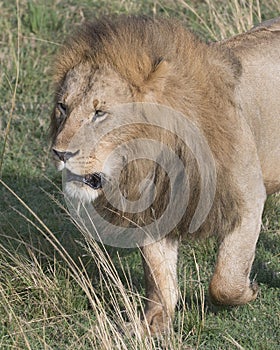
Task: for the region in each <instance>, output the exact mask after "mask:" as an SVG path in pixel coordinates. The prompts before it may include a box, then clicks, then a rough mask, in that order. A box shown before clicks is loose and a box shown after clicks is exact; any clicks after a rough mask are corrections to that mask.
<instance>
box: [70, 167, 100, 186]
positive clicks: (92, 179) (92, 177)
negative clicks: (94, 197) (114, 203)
mask: <svg viewBox="0 0 280 350" xmlns="http://www.w3.org/2000/svg"><path fill="white" fill-rule="evenodd" d="M66 181H67V182H71V181H77V182H82V183H84V184H85V185H88V186H89V187H91V188H93V189H94V190H98V189H100V188H102V184H103V181H104V176H103V173H93V174H86V175H77V174H74V173H72V172H71V171H69V170H68V169H67V170H66Z"/></svg>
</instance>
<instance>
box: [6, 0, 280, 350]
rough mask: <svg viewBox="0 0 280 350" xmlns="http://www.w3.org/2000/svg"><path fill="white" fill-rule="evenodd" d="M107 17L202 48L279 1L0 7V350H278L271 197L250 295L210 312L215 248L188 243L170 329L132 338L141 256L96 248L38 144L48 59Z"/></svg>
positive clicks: (277, 201) (274, 204)
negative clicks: (179, 29)
mask: <svg viewBox="0 0 280 350" xmlns="http://www.w3.org/2000/svg"><path fill="white" fill-rule="evenodd" d="M107 13H141V14H149V15H151V16H153V15H162V16H173V17H176V18H179V19H181V20H182V22H183V23H184V24H185V25H186V27H187V28H189V29H190V30H193V31H195V32H196V33H197V35H198V36H200V37H201V38H203V39H204V40H207V41H208V40H219V39H222V38H226V37H228V36H231V35H234V34H236V33H240V32H242V31H245V30H247V29H249V28H251V27H252V25H253V24H256V23H258V22H260V21H261V20H265V19H269V18H273V17H277V16H279V15H280V3H279V1H278V0H266V1H261V0H246V1H245V0H231V1H222V0H204V1H203V0H174V1H171V0H170V1H169V0H142V1H135V0H111V1H109V0H98V1H96V0H91V1H90V0H83V1H78V0H67V1H66V0H52V1H51V0H34V1H27V0H17V1H15V0H12V1H10V0H4V1H0V48H1V49H0V65H1V70H0V84H1V89H0V112H1V113H0V173H1V178H0V195H1V197H0V235H1V239H0V242H1V244H0V349H32V350H34V349H60V350H61V349H168V350H170V349H211V350H212V349H269V350H273V349H279V348H280V289H279V287H280V254H279V247H280V197H279V195H274V196H271V197H270V198H269V199H268V201H267V204H266V210H265V213H264V216H263V227H262V233H261V235H260V240H259V243H258V248H257V254H256V259H255V262H254V266H253V272H252V278H256V279H257V281H258V282H259V284H260V294H259V297H258V299H257V300H256V301H255V302H254V303H251V304H249V305H246V306H242V307H237V308H232V309H227V310H219V311H218V312H216V311H215V310H211V308H210V307H209V305H208V303H207V285H208V282H209V279H210V276H211V273H212V271H213V266H214V262H215V255H216V243H215V241H214V240H208V241H206V242H204V243H186V244H184V245H183V246H182V248H181V255H180V268H179V276H180V278H179V283H180V291H181V297H180V301H179V304H178V308H177V312H176V319H175V321H174V329H172V330H170V333H169V334H166V335H163V336H162V337H155V338H152V337H150V336H147V337H146V338H144V339H143V338H142V337H141V335H140V334H139V332H138V331H137V329H138V325H139V314H140V313H141V308H143V302H144V298H143V281H142V268H141V259H140V256H139V254H138V252H137V251H136V250H132V251H125V250H123V251H120V250H119V251H115V250H110V249H109V248H107V250H106V249H105V247H102V246H98V245H97V244H96V242H94V241H92V240H91V239H90V237H89V236H87V235H86V233H85V232H83V231H82V230H81V229H79V228H77V227H76V226H75V224H74V223H73V222H72V221H71V218H70V217H69V215H68V213H67V211H66V210H65V208H64V201H63V196H62V194H61V192H60V186H61V175H60V174H59V173H57V172H56V171H55V169H54V168H53V166H52V165H51V162H50V157H49V141H48V137H47V135H48V123H49V115H50V112H51V109H52V100H53V97H52V88H51V75H50V74H51V64H52V62H53V58H54V54H55V52H56V50H57V49H58V47H59V45H60V44H61V43H62V42H63V40H64V38H65V36H66V35H67V34H68V33H69V31H71V30H72V29H73V27H75V26H77V25H78V24H80V23H81V22H83V21H84V20H85V19H94V18H96V17H98V16H100V15H101V14H107ZM128 321H130V326H129V327H128V325H127V322H128ZM131 328H132V329H134V332H135V335H134V336H131V333H130V329H131Z"/></svg>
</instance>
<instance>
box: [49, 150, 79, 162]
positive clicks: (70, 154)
mask: <svg viewBox="0 0 280 350" xmlns="http://www.w3.org/2000/svg"><path fill="white" fill-rule="evenodd" d="M79 152H80V151H79V150H78V151H76V152H61V151H58V150H56V149H54V148H53V153H54V155H55V156H56V157H58V158H59V159H60V160H62V161H63V162H66V161H67V160H68V159H70V158H71V157H74V156H76V155H77V154H78V153H79Z"/></svg>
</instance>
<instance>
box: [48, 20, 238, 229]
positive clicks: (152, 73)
mask: <svg viewBox="0 0 280 350" xmlns="http://www.w3.org/2000/svg"><path fill="white" fill-rule="evenodd" d="M238 74H239V65H238V62H235V61H234V59H231V58H230V57H229V56H228V54H227V53H226V52H223V51H222V50H220V49H214V50H213V49H211V47H208V46H207V45H206V44H204V43H201V42H200V41H199V40H198V39H196V38H195V37H194V36H193V35H192V34H191V33H189V32H187V31H186V30H185V29H184V28H183V27H182V26H181V25H179V24H178V23H177V22H175V21H171V20H163V19H149V18H146V17H134V16H131V17H117V18H115V19H108V18H105V19H103V20H99V21H97V22H95V23H87V24H84V25H83V26H82V27H81V28H80V29H79V30H78V31H77V33H76V34H75V35H74V36H72V37H70V38H69V39H68V40H67V41H66V43H65V45H64V46H63V48H62V49H61V50H60V52H59V54H58V56H57V59H56V64H55V84H56V98H55V108H54V112H53V115H52V120H51V135H52V148H53V155H54V159H55V163H56V165H57V168H58V169H59V170H62V169H64V170H66V175H65V191H66V193H67V195H68V196H72V197H74V198H78V199H80V200H82V201H83V202H92V201H95V200H96V199H97V198H99V197H102V196H100V195H102V194H104V186H105V185H106V184H110V186H111V187H110V186H109V189H107V192H110V191H111V190H112V188H113V187H114V185H116V184H117V188H118V190H120V191H121V193H122V198H125V199H127V200H129V201H136V202H137V200H138V199H139V197H141V195H143V193H144V192H145V191H146V192H147V193H146V197H147V199H146V202H145V205H144V206H142V207H141V206H140V207H141V210H140V209H139V208H140V207H139V208H138V209H139V210H138V212H141V215H142V214H143V213H145V215H144V216H143V215H142V216H141V215H140V216H141V217H139V215H138V217H137V218H136V217H135V212H136V211H137V210H136V209H135V206H134V207H133V209H132V214H133V215H134V216H132V217H130V219H129V220H130V222H131V221H136V222H137V224H138V225H139V222H140V221H143V220H145V222H152V221H153V220H154V218H155V216H156V217H159V216H161V215H162V213H163V212H164V210H166V208H167V206H168V202H169V200H170V198H171V197H172V195H173V194H174V191H173V192H172V190H169V189H168V188H169V187H170V182H172V181H174V183H176V184H180V185H179V187H178V188H176V191H175V192H176V193H179V192H180V194H181V196H184V200H180V201H177V202H176V203H173V207H174V212H176V213H177V212H178V210H177V209H178V208H179V207H182V206H184V208H183V214H185V212H187V213H188V215H187V216H185V219H184V220H183V219H182V217H183V216H184V215H183V214H182V215H181V216H180V218H179V219H178V222H179V221H182V220H183V222H184V225H185V227H187V226H188V225H189V224H190V222H191V217H192V215H193V214H194V213H195V210H196V206H197V205H198V203H199V196H201V193H202V192H203V186H204V185H203V182H206V183H210V184H211V185H213V182H216V170H217V175H218V177H217V181H218V182H217V184H218V186H219V187H221V186H223V187H224V189H223V190H222V191H220V192H219V195H220V196H221V197H223V199H222V200H223V205H228V206H229V207H230V208H232V207H234V206H235V205H238V200H237V199H234V198H233V195H232V193H234V191H230V187H231V186H233V185H232V184H230V185H229V184H226V182H227V180H226V179H225V178H222V177H219V168H220V167H224V168H225V169H226V166H227V163H229V162H232V159H231V146H230V145H232V144H233V142H232V141H233V139H234V138H233V137H232V135H231V134H230V133H229V132H228V131H227V132H226V133H225V132H224V130H228V128H223V124H224V123H230V122H231V109H232V106H233V104H234V102H233V89H234V85H235V82H236V79H237V76H238ZM221 95H222V98H221ZM215 101H217V103H216V104H215ZM213 102H214V103H213ZM139 103H140V107H139ZM143 104H150V105H149V106H151V108H150V107H148V109H147V107H143ZM157 106H160V107H157ZM163 106H164V107H163ZM213 106H214V107H215V108H213ZM149 108H150V109H149ZM166 108H167V109H166ZM225 110H226V111H227V115H228V119H227V120H225V119H224V118H223V116H224V113H225ZM174 111H175V112H174ZM174 113H175V114H176V113H179V114H180V117H178V118H179V119H178V118H177V116H176V115H175V114H174ZM161 119H162V120H163V121H162V122H159V121H160V120H161ZM161 123H163V124H161ZM188 123H190V124H189V126H188V128H189V129H188V128H187V124H188ZM217 123H218V124H219V125H217ZM195 128H196V130H198V131H199V135H200V136H199V137H200V139H201V140H202V139H203V142H204V143H205V144H207V147H209V152H210V153H211V157H212V158H211V157H210V158H211V160H209V162H210V161H211V162H212V163H211V164H212V165H213V164H214V165H213V166H212V165H211V166H212V167H215V169H214V170H215V174H214V173H212V174H211V171H208V172H207V171H206V170H205V174H206V173H207V175H205V176H208V178H207V180H205V179H201V178H200V176H199V172H201V171H202V168H201V167H203V165H202V161H200V160H199V159H198V158H197V154H196V153H195V152H197V151H196V150H195V149H196V148H199V147H202V146H201V145H202V143H203V142H202V143H201V145H200V146H199V142H200V141H199V142H197V143H196V146H195V147H193V149H192V147H191V145H190V143H194V141H193V140H192V136H191V135H189V136H190V137H188V136H186V135H180V133H181V131H182V129H185V130H188V132H189V133H194V131H193V130H195ZM217 134H219V135H218V137H217ZM188 138H189V140H187V139H188ZM140 139H141V142H140V141H139V142H136V143H135V142H134V141H135V140H140ZM228 139H231V142H228ZM143 140H149V142H147V141H146V143H145V142H144V143H143V142H142V141H143ZM151 140H152V141H151ZM153 142H155V143H156V144H157V145H155V143H153ZM221 145H223V146H222V147H223V148H224V153H223V162H222V161H220V159H219V157H220V156H219V149H220V147H221ZM203 147H204V146H203ZM207 152H208V151H207ZM112 154H113V156H112ZM135 154H136V155H138V159H135ZM139 155H140V156H139ZM174 157H175V158H176V159H177V160H178V162H177V163H176V161H175V160H174V159H175V158H174ZM207 157H208V158H209V156H207ZM136 158H137V157H136ZM161 162H164V164H165V165H164V166H163V167H162V166H161V165H162V164H160V163H161ZM207 162H208V161H206V162H205V164H209V163H207ZM200 163H201V164H200ZM166 164H168V165H166ZM181 166H182V167H183V168H184V169H183V170H182V169H181V168H180V167H181ZM216 168H217V169H216ZM174 169H177V172H176V171H175V172H174V174H173V173H172V171H174ZM225 171H226V170H224V171H223V174H225ZM169 172H170V173H169ZM171 173H172V175H170V174H171ZM183 173H184V175H182V174H183ZM186 174H187V179H185V175H186ZM209 174H210V175H209ZM200 175H201V174H200ZM170 176H171V177H172V178H173V179H172V180H170ZM212 187H213V186H212ZM185 188H188V189H189V190H186V189H185ZM225 192H227V193H225ZM228 192H230V194H229V193H228ZM151 193H153V195H152V196H153V200H152V202H153V203H154V204H153V205H148V204H150V202H151V198H150V196H151ZM209 196H210V195H209ZM215 196H216V198H217V194H215ZM210 197H211V196H210ZM118 198H120V197H118ZM182 198H183V197H182ZM185 199H190V201H189V204H187V203H184V202H185ZM99 200H102V199H100V198H99ZM107 200H108V196H107ZM207 200H208V201H209V202H210V200H212V201H213V198H212V199H211V198H210V199H209V198H208V199H207ZM115 202H116V201H115ZM120 202H122V200H120ZM103 204H104V203H103ZM107 204H108V203H107ZM115 204H116V203H115ZM211 204H212V203H211ZM204 205H205V203H204ZM107 206H108V205H107ZM113 207H117V210H118V211H124V212H126V210H125V208H124V207H122V206H121V205H120V204H119V205H117V204H116V205H113ZM148 207H149V208H148ZM123 208H124V209H123ZM213 208H214V209H213ZM213 208H212V209H211V211H213V212H214V211H215V206H214V207H213ZM122 209H123V210H122ZM209 211H210V208H209ZM147 213H149V214H147ZM138 214H139V213H138ZM171 215H172V214H171ZM232 216H234V214H232ZM213 218H214V214H213ZM213 218H212V223H211V225H210V224H209V222H210V221H209V222H208V223H207V222H206V223H205V225H208V226H209V229H208V230H205V227H204V232H205V231H211V230H213V227H214V226H215V225H216V227H218V224H217V220H219V218H220V216H219V215H218V216H217V215H216V219H213ZM176 220H177V219H176ZM203 220H205V218H204V219H203ZM235 222H237V219H236V217H232V220H229V226H230V225H231V226H232V225H235ZM210 226H211V227H210ZM223 231H225V227H223Z"/></svg>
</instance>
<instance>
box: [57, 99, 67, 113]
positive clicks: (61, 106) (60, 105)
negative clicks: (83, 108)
mask: <svg viewBox="0 0 280 350" xmlns="http://www.w3.org/2000/svg"><path fill="white" fill-rule="evenodd" d="M57 108H58V110H59V112H60V113H61V115H62V116H65V115H66V112H67V106H66V104H65V103H63V102H58V104H57Z"/></svg>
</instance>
